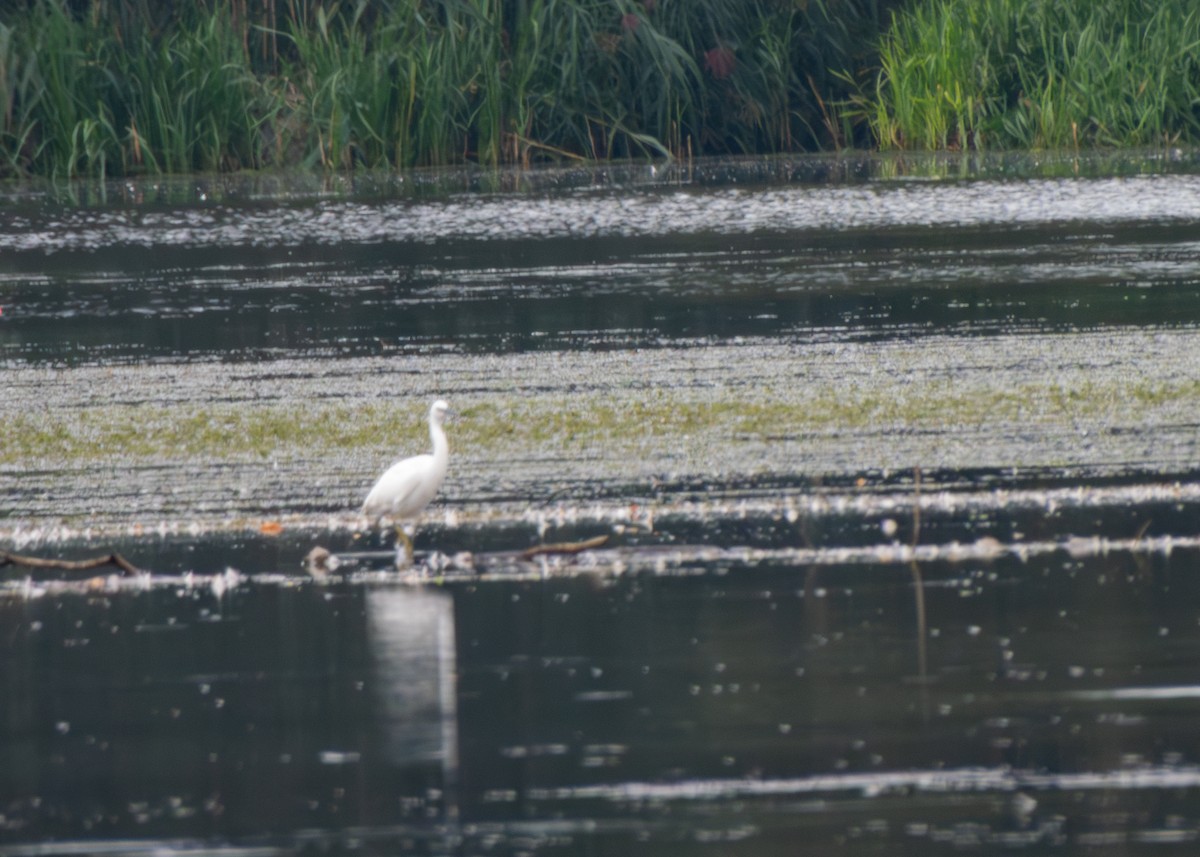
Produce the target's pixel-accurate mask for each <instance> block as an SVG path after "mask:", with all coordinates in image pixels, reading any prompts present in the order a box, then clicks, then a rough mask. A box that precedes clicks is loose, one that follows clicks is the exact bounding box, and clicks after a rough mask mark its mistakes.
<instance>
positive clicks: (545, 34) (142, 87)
mask: <svg viewBox="0 0 1200 857" xmlns="http://www.w3.org/2000/svg"><path fill="white" fill-rule="evenodd" d="M894 5H895V3H894V2H892V3H889V2H886V0H807V2H804V3H796V2H792V0H736V2H735V0H689V2H687V3H680V2H676V0H391V2H387V0H376V2H339V0H253V2H252V0H209V2H203V0H201V2H196V3H191V4H182V3H181V4H158V3H152V2H150V0H110V2H101V0H24V2H20V1H19V0H18V2H9V3H7V4H0V175H8V176H15V175H27V174H41V175H49V176H56V177H68V176H76V175H89V176H105V175H117V174H135V173H141V172H182V171H193V170H214V169H256V168H265V167H293V166H305V167H309V168H324V169H345V168H352V167H356V166H360V165H361V166H367V167H386V168H403V167H409V166H415V165H424V164H446V163H458V162H463V161H475V162H479V163H484V164H501V163H506V164H507V163H517V164H526V163H531V162H533V161H536V160H539V159H571V158H581V159H615V158H630V157H642V156H652V157H660V156H665V155H671V156H688V155H700V154H718V153H750V152H782V151H796V150H800V149H814V148H821V147H829V146H842V145H846V144H848V143H855V142H857V143H863V142H867V140H866V139H865V138H864V137H862V136H861V135H862V134H863V133H865V132H866V130H867V126H866V124H865V123H863V122H862V121H861V120H855V119H853V118H851V117H850V116H849V112H848V111H847V110H846V109H844V108H845V107H846V106H847V105H848V104H849V100H850V96H851V94H852V93H853V92H854V91H855V84H854V83H853V81H854V80H855V79H856V78H861V77H862V76H864V75H866V74H868V72H869V68H870V67H871V66H872V65H873V64H874V62H875V59H874V55H873V52H872V50H871V48H870V47H869V46H870V45H873V44H875V42H876V39H877V36H878V33H879V29H880V27H881V26H882V25H883V24H884V23H885V22H886V20H887V16H888V12H889V11H890V9H891V7H892V6H894ZM833 68H836V69H839V70H843V71H845V70H849V71H848V72H847V73H845V74H841V75H835V74H832V73H831V72H830V69H833ZM856 121H857V125H856V124H855V123H856ZM856 134H858V135H859V137H857V138H856V137H855V135H856Z"/></svg>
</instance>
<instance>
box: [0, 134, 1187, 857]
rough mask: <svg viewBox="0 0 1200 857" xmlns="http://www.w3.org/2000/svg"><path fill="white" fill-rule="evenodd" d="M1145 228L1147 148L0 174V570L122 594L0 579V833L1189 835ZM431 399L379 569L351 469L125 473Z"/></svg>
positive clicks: (1154, 253) (1163, 293)
mask: <svg viewBox="0 0 1200 857" xmlns="http://www.w3.org/2000/svg"><path fill="white" fill-rule="evenodd" d="M1198 225H1200V169H1197V165H1196V163H1195V161H1194V159H1192V158H1191V157H1190V156H1188V155H1185V154H1177V155H1175V156H1173V157H1171V158H1161V157H1159V156H1157V155H1154V156H1148V157H1132V156H1130V157H1127V158H1119V157H1118V158H1113V159H1110V160H1108V161H1101V160H1093V161H1086V162H1084V163H1082V164H1081V163H1079V162H1078V161H1075V160H1073V159H1071V158H1059V159H1053V158H1047V159H1043V160H1042V161H1040V162H1038V161H1035V160H1032V159H1019V158H1007V159H1005V158H998V159H994V160H986V161H980V162H975V161H964V162H961V163H957V162H945V161H936V160H930V161H912V162H908V161H884V160H862V161H836V160H817V161H812V162H755V163H744V164H738V165H729V164H722V165H704V166H701V167H699V168H694V169H692V170H684V169H674V168H670V169H669V168H659V169H658V170H651V168H649V167H640V166H639V167H632V168H628V169H621V170H596V171H583V170H564V171H555V172H549V171H547V172H543V173H535V174H526V175H506V176H487V175H481V174H467V173H438V174H430V175H426V176H415V177H411V178H406V179H404V180H399V179H391V178H380V177H374V178H359V179H355V180H338V181H331V182H327V183H322V182H316V181H305V180H297V181H295V182H286V181H282V180H277V179H265V178H258V179H238V178H233V179H223V178H222V179H201V180H186V181H170V182H163V183H151V182H147V183H140V184H131V185H114V186H108V187H104V188H97V187H82V188H76V189H74V196H72V197H67V198H64V197H63V196H62V195H60V194H56V193H52V192H48V191H43V190H37V189H34V190H13V191H10V192H9V193H8V194H7V195H6V196H4V198H3V204H2V205H0V373H2V374H0V378H3V379H4V380H3V381H2V382H0V383H2V384H3V387H0V393H3V395H4V400H3V404H0V424H2V426H3V428H4V429H5V434H4V435H0V549H9V548H12V549H15V550H19V551H21V552H25V553H36V554H38V555H42V556H47V555H60V556H71V557H78V556H81V555H85V554H90V553H99V552H101V551H106V550H111V549H114V548H115V549H118V550H120V551H121V552H122V553H123V554H125V555H126V556H128V557H130V558H131V559H132V560H133V561H134V562H135V563H136V564H138V565H139V566H141V567H143V568H146V569H148V570H149V571H150V572H151V573H150V574H147V575H146V576H144V577H133V578H125V579H122V578H116V577H109V576H107V572H98V574H99V575H100V576H98V577H88V576H86V575H84V576H82V577H81V576H79V575H73V576H68V577H67V579H63V577H62V576H56V575H45V574H39V575H37V576H32V577H31V576H28V575H27V574H26V573H25V572H24V571H16V570H13V569H3V571H4V572H5V576H4V578H3V579H2V581H0V854H4V855H10V854H11V855H25V854H29V855H32V854H78V853H111V854H150V853H155V854H159V853H188V854H201V853H219V854H227V855H235V854H238V855H240V854H293V853H300V854H325V853H367V854H397V853H415V854H453V855H459V854H462V855H476V854H479V855H482V854H514V855H515V854H530V855H564V857H565V855H572V857H574V855H599V854H639V855H641V854H645V855H659V854H680V855H685V854H686V855H692V854H712V855H774V854H779V855H783V854H796V853H805V854H881V855H882V854H888V855H892V854H912V855H925V854H960V853H964V852H965V853H982V854H991V853H998V852H1001V851H1003V852H1006V853H1007V852H1010V851H1012V852H1017V853H1032V854H1042V853H1047V854H1061V853H1071V854H1076V853H1078V854H1084V853H1086V854H1123V855H1125V854H1133V855H1142V854H1161V853H1182V854H1187V853H1192V850H1193V849H1194V848H1195V847H1196V840H1197V838H1200V732H1198V731H1197V730H1196V728H1195V727H1196V722H1197V720H1196V719H1197V716H1200V682H1198V681H1197V676H1198V675H1200V606H1198V605H1200V592H1197V591H1196V590H1197V586H1198V585H1200V584H1198V583H1197V581H1198V580H1200V577H1198V576H1197V575H1196V570H1197V568H1198V558H1200V553H1198V552H1200V527H1198V526H1197V524H1196V521H1197V520H1200V515H1197V512H1198V511H1200V487H1198V485H1200V479H1198V478H1197V475H1198V470H1197V466H1196V464H1197V461H1198V460H1200V456H1198V455H1197V450H1196V443H1195V438H1196V432H1197V427H1198V426H1200V420H1198V419H1197V417H1196V413H1197V412H1196V410H1195V408H1196V406H1198V405H1200V357H1198V356H1197V355H1200V328H1198V325H1200V253H1197V248H1198V247H1200V244H1198V243H1197V235H1198V234H1200V233H1198V232H1197V226H1198ZM434 394H445V395H447V396H448V397H449V398H451V399H452V400H453V402H454V403H455V404H456V406H457V407H460V408H462V410H463V411H464V418H463V421H462V423H460V425H459V427H458V428H455V426H454V425H453V424H452V425H451V428H450V433H451V438H452V445H453V449H454V453H453V455H454V458H453V459H452V461H453V464H452V471H451V477H450V479H449V480H448V482H447V484H446V486H445V488H444V490H443V492H442V495H441V497H440V498H439V500H438V501H437V503H436V504H435V507H434V510H433V511H432V512H431V513H430V514H429V515H427V516H426V517H425V518H424V519H423V520H422V522H421V527H420V529H419V530H418V532H417V538H416V542H417V549H418V561H419V568H418V573H412V574H410V573H396V572H393V571H392V570H391V563H390V559H391V555H390V552H389V549H388V548H386V547H383V548H382V549H381V544H380V542H379V540H378V539H379V537H378V536H375V535H370V534H367V535H364V534H363V533H361V532H360V529H361V527H360V522H358V521H357V520H356V516H355V515H354V510H355V508H356V506H357V503H359V502H361V498H362V495H363V493H364V492H365V488H366V487H367V486H368V485H369V484H370V480H371V479H372V478H373V476H374V475H375V474H376V473H377V468H378V467H379V466H380V465H381V464H382V463H383V462H384V461H386V456H388V455H392V454H394V445H395V443H394V441H393V440H392V439H389V438H380V439H379V441H378V448H376V446H375V445H372V444H367V443H365V442H364V443H360V444H359V445H358V446H354V445H352V444H348V445H346V446H343V447H338V446H336V445H334V444H332V443H331V442H330V441H328V440H321V439H319V438H317V437H315V436H314V438H313V440H312V441H311V447H310V445H309V443H308V442H307V441H306V440H305V439H304V438H303V437H301V438H300V439H299V440H296V439H293V438H287V439H281V440H280V444H281V448H282V450H283V451H282V452H272V453H269V454H262V455H260V454H257V453H255V454H248V453H247V452H246V451H245V450H244V449H241V448H240V447H237V448H234V447H236V442H237V441H238V438H236V437H234V438H230V439H228V441H227V442H228V443H229V444H230V446H231V451H230V452H228V453H227V454H223V453H222V451H221V449H220V448H219V445H218V444H210V445H209V446H204V447H200V449H201V451H200V452H196V451H195V450H194V449H193V448H191V447H189V446H188V445H187V439H186V437H184V436H183V435H182V434H181V435H179V436H180V437H182V438H183V439H182V440H180V441H178V443H179V446H178V447H177V448H176V447H170V448H156V449H154V450H153V453H152V454H149V453H145V452H138V451H137V450H135V449H134V447H133V444H134V443H135V442H136V441H137V440H138V437H139V435H138V430H137V427H138V425H139V423H138V421H139V420H146V421H155V424H156V425H158V424H159V423H161V424H163V425H168V426H170V425H172V423H173V421H175V420H178V421H186V420H194V421H196V423H197V429H196V431H197V432H200V431H202V430H203V428H204V423H205V421H211V420H217V419H223V420H224V419H233V418H234V417H236V416H237V415H240V414H249V415H251V416H254V415H257V414H261V413H264V412H269V409H271V408H284V407H295V408H297V409H299V410H298V411H297V412H298V413H310V414H315V415H316V417H315V419H316V420H317V421H318V422H319V421H320V420H322V419H327V420H338V421H343V422H344V423H345V424H346V425H347V427H349V428H352V427H353V424H354V422H355V419H356V414H367V413H369V412H371V411H372V409H377V408H379V407H381V406H382V404H381V403H387V402H393V401H399V402H401V403H402V404H403V406H404V411H405V412H407V411H409V410H412V411H413V412H414V413H419V412H420V411H421V410H422V409H423V408H424V407H425V403H426V402H427V400H428V399H429V398H430V397H431V396H432V395H434ZM759 399H762V400H764V402H765V404H769V405H772V406H778V407H779V410H777V411H767V413H769V414H772V415H773V416H772V419H774V420H777V421H778V425H768V426H766V427H762V426H760V425H758V424H757V423H754V422H752V421H751V420H750V418H749V417H745V418H743V417H741V416H739V415H740V414H742V410H739V409H745V408H746V407H747V403H750V404H752V405H757V404H759V402H758V400H759ZM847 401H848V402H851V403H858V405H857V407H859V408H861V409H863V410H866V411H868V416H867V417H865V418H863V417H862V415H861V414H860V413H859V412H857V411H856V410H855V408H853V407H847V408H846V410H845V412H842V413H841V414H840V416H837V414H838V413H839V412H837V411H836V410H834V409H835V408H836V406H838V405H839V404H841V403H843V402H847ZM925 401H929V402H932V403H933V404H932V405H929V406H928V408H927V409H923V407H922V403H923V402H925ZM977 402H984V403H985V405H984V406H978V407H977V406H976V404H975V403H977ZM610 403H615V404H614V408H615V409H616V410H617V411H618V412H627V411H632V410H635V409H636V408H638V407H642V406H643V405H644V406H645V407H646V408H647V413H648V414H650V415H651V416H652V417H655V418H657V419H659V420H666V421H667V422H666V423H665V424H666V425H667V426H668V427H670V426H675V425H676V424H674V423H671V422H669V418H670V417H671V415H672V414H673V413H675V412H680V411H682V412H686V413H689V414H692V415H693V416H692V417H690V418H689V419H690V422H688V421H681V422H680V423H679V424H678V425H679V426H682V427H681V428H678V430H677V431H676V430H675V429H672V428H668V429H656V431H657V432H658V433H654V432H652V431H649V429H647V432H648V433H647V435H646V437H645V438H643V439H641V440H637V439H634V440H631V441H626V440H625V439H623V438H622V437H620V436H619V430H620V426H621V424H620V423H619V422H618V429H614V430H613V435H611V436H609V435H599V436H600V437H601V438H602V440H600V441H590V440H588V441H585V442H574V441H572V440H571V439H570V438H569V437H565V436H566V435H569V434H571V433H576V434H581V435H582V434H583V432H584V429H586V427H587V423H588V422H589V421H596V420H599V419H600V417H601V415H602V412H603V407H604V406H606V405H608V404H610ZM656 403H657V404H656ZM663 403H665V404H663ZM986 403H992V404H986ZM410 405H411V407H410ZM813 407H826V408H830V409H831V411H832V412H833V413H834V414H835V416H833V417H830V418H829V419H828V420H824V421H820V420H818V421H810V422H803V421H795V422H789V421H788V420H789V419H791V417H790V414H791V413H792V411H796V412H801V411H804V410H805V409H807V408H813ZM655 408H657V410H655ZM114 412H115V413H116V414H117V415H118V416H119V417H120V419H123V420H127V422H120V421H119V420H118V421H117V422H116V423H111V424H110V422H109V421H110V420H116V419H117V417H114V416H112V415H113V413H114ZM560 412H567V413H575V414H578V415H580V416H579V419H578V420H577V422H576V423H571V422H569V421H566V420H560V421H559V422H554V421H553V418H554V417H556V415H558V414H559V413H560ZM128 414H132V415H133V416H132V417H127V416H124V415H128ZM176 414H178V415H179V416H178V417H177V418H176V417H175V416H174V415H176ZM198 414H199V415H200V416H197V415H198ZM525 414H528V415H530V417H529V418H530V420H534V421H536V420H543V421H547V423H548V424H549V425H550V428H543V429H541V431H540V433H537V432H534V431H532V430H531V429H529V428H528V427H527V426H525V425H523V424H522V421H521V417H522V416H523V415H525ZM729 414H733V415H734V416H732V417H730V416H728V415H729ZM489 415H499V416H495V419H500V418H501V417H503V418H504V419H511V420H512V423H513V426H512V427H511V428H510V429H509V431H508V434H507V435H505V434H504V433H501V438H500V439H499V440H497V439H495V438H494V437H491V436H490V435H486V434H485V433H484V429H485V428H486V426H484V425H483V424H484V423H485V422H486V420H487V419H488V418H490V417H489ZM876 415H877V416H876ZM39 419H41V420H43V421H44V423H45V424H46V425H49V426H51V427H54V430H53V431H51V430H47V432H46V433H45V435H44V436H41V435H38V434H37V431H38V420H39ZM364 419H365V417H364ZM647 419H649V418H647ZM112 424H115V425H117V428H116V429H113V428H111V425H112ZM131 426H132V427H131ZM555 426H560V428H554V427H555ZM643 428H644V427H643ZM650 428H653V427H650ZM471 432H473V434H472V433H471ZM92 435H98V436H99V437H101V438H102V441H100V442H98V443H100V447H101V448H99V449H92V448H90V447H88V446H87V440H88V438H89V437H91V436H92ZM62 436H67V437H68V438H69V439H70V441H71V442H70V443H65V442H60V440H61V437H62ZM172 436H174V435H172ZM583 436H585V437H586V435H583ZM415 437H417V438H419V435H415ZM506 437H507V438H508V439H505V438H506ZM31 438H32V440H31ZM56 438H59V440H56ZM122 438H124V439H125V440H124V441H123V440H122ZM472 439H473V440H472ZM485 441H486V442H485ZM125 442H127V443H128V444H129V447H128V448H125V447H124V446H122V443H125ZM421 442H423V441H420V440H418V443H421ZM39 444H41V445H42V446H41V447H39ZM322 444H324V445H322ZM489 444H490V445H489ZM43 447H44V448H43ZM414 451H415V450H414ZM918 472H919V473H920V474H921V475H920V478H919V479H918V478H917V475H916V474H917V473H918ZM276 520H278V521H282V522H283V532H282V534H280V535H278V536H272V535H269V534H267V533H269V532H270V530H264V529H263V527H262V526H261V524H262V522H264V521H266V522H274V521H276ZM596 534H606V535H608V536H609V538H610V541H609V543H608V544H607V545H605V546H604V547H603V548H602V549H598V550H593V551H589V552H587V553H584V554H582V555H580V556H578V557H542V558H534V559H522V558H521V557H520V556H519V555H518V553H517V552H519V551H521V550H522V549H524V548H526V547H529V546H531V545H535V544H537V543H539V542H540V541H560V540H566V539H581V538H587V537H590V536H593V535H596ZM315 544H321V545H323V546H325V547H327V548H329V549H331V550H332V551H334V553H335V554H337V555H338V556H339V557H340V558H341V561H342V565H341V566H340V568H339V569H338V573H335V574H333V575H331V576H329V577H328V578H326V579H321V580H314V579H311V578H309V577H308V576H306V575H305V574H303V572H302V571H301V565H300V563H301V558H302V557H303V556H304V555H305V554H306V553H307V552H308V550H309V549H310V548H311V547H313V545H315ZM914 545H915V547H914Z"/></svg>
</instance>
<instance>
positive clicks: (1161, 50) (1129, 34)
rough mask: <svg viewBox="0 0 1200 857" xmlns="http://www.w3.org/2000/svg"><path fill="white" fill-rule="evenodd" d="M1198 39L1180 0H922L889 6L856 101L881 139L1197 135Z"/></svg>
mask: <svg viewBox="0 0 1200 857" xmlns="http://www.w3.org/2000/svg"><path fill="white" fill-rule="evenodd" d="M1198 48H1200V8H1197V7H1196V6H1195V4H1193V3H1189V2H1187V0H1154V2H1150V0H1112V2H1106V3H1095V2H1091V0H1061V2H1054V3H1041V2H1039V3H1029V2H1025V0H978V2H971V3H961V2H947V0H922V2H918V3H915V4H913V5H912V6H911V7H909V8H906V9H905V11H904V12H902V13H899V14H897V15H896V17H895V20H894V22H893V24H892V26H891V28H890V29H889V30H888V32H887V34H886V36H885V37H884V39H883V41H882V44H881V47H880V60H879V62H880V73H879V76H878V79H877V87H876V90H875V92H874V93H873V94H872V96H871V97H869V98H867V99H864V100H863V102H862V103H863V104H864V106H865V108H866V109H865V113H866V114H867V115H869V117H870V119H871V124H872V127H873V128H874V131H875V135H876V137H877V139H878V140H879V143H880V145H882V146H884V147H894V148H923V149H953V148H968V147H974V148H984V147H995V148H1016V147H1019V148H1071V147H1074V148H1078V147H1081V146H1096V145H1099V146H1145V145H1155V144H1158V145H1163V144H1170V143H1173V142H1176V141H1178V140H1188V141H1195V140H1196V139H1197V137H1198V136H1200V50H1198Z"/></svg>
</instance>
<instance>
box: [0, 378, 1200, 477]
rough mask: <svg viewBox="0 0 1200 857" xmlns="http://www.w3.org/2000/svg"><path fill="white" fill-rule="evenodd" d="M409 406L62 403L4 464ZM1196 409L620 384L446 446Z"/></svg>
mask: <svg viewBox="0 0 1200 857" xmlns="http://www.w3.org/2000/svg"><path fill="white" fill-rule="evenodd" d="M411 405H412V403H411V401H407V400H396V401H389V402H387V403H378V402H375V403H365V404H354V403H347V402H332V403H331V402H327V401H326V402H322V401H317V402H314V403H299V402H289V403H282V404H281V403H278V402H275V403H269V404H264V405H254V404H248V403H246V402H239V403H214V404H208V405H196V404H181V405H175V406H173V407H168V406H160V405H153V404H144V405H140V406H117V407H97V406H91V407H85V408H80V409H77V410H71V409H64V408H58V409H55V410H52V411H47V412H43V413H40V414H37V415H31V414H14V415H10V416H8V417H6V419H5V431H4V433H3V436H2V438H0V463H2V464H7V465H17V464H24V463H28V462H32V461H37V462H42V463H43V464H50V463H53V464H55V465H60V466H61V465H66V464H70V463H72V462H93V461H104V460H113V459H120V460H125V461H128V460H131V459H132V460H139V459H144V460H147V461H151V460H164V459H166V460H180V459H218V460H220V459H232V460H237V459H265V458H273V459H276V460H279V459H288V458H293V457H296V458H311V457H313V456H320V455H334V454H344V453H348V452H354V451H362V452H370V453H372V454H379V455H386V454H388V453H389V451H395V452H397V454H399V453H400V452H404V453H405V454H411V453H413V452H417V451H420V450H422V449H424V448H425V447H426V446H427V445H428V435H427V430H426V428H425V423H424V419H423V416H424V412H423V411H421V412H420V413H414V411H413V409H412V407H411ZM1198 405H1200V382H1196V381H1183V382H1177V383H1176V382H1171V383H1167V382H1154V381H1147V382H1141V383H1137V384H1132V385H1128V386H1120V387H1115V386H1112V385H1103V384H1098V383H1085V384H1082V385H1080V386H1078V387H1066V386H1063V385H1061V384H1059V383H1057V382H1050V383H1038V382H1035V381H1030V380H1027V381H1025V382H1023V383H1020V384H1017V385H1014V386H1012V387H1006V388H1000V389H997V388H984V389H973V390H964V389H962V388H961V387H960V386H959V385H957V384H955V383H953V382H951V381H938V382H934V383H924V382H922V383H906V384H894V385H878V384H876V385H873V386H866V387H860V388H852V389H848V390H839V389H833V388H828V387H822V388H818V389H811V388H799V387H795V386H789V385H787V384H783V383H781V384H779V385H777V386H775V387H773V388H771V387H768V388H762V389H760V390H759V392H758V393H757V394H756V395H753V396H747V395H746V394H745V391H744V390H743V389H741V388H737V387H728V388H724V389H715V390H714V389H708V390H700V391H697V390H696V389H694V388H679V389H663V388H660V389H658V390H655V391H653V392H651V393H649V394H647V393H646V392H645V391H640V390H618V391H606V392H603V393H591V394H577V395H573V396H570V397H566V398H562V397H556V396H551V395H524V396H510V395H496V396H491V397H489V398H488V399H486V400H483V401H480V402H478V403H477V404H468V405H467V406H466V407H464V408H462V409H461V411H460V412H459V414H458V415H457V416H456V417H455V418H454V419H453V420H452V421H451V422H450V424H449V426H448V431H449V435H450V439H451V444H452V447H454V448H455V449H456V450H460V451H461V450H469V451H471V452H472V453H475V454H488V453H503V452H505V451H514V450H524V451H526V452H535V451H539V450H540V451H545V450H552V451H555V452H560V453H570V452H572V451H574V452H581V451H583V450H589V449H595V448H597V447H601V448H607V449H612V450H626V451H627V450H639V449H641V450H644V449H645V448H646V447H647V446H654V447H660V446H670V445H671V444H680V443H682V444H686V443H689V442H692V441H694V440H696V439H699V438H703V439H705V440H706V441H709V442H712V441H718V440H724V441H726V442H732V441H734V440H736V439H737V438H747V437H749V438H759V439H764V440H769V439H772V438H779V437H788V436H803V435H805V434H810V433H825V432H837V431H856V430H863V429H872V430H875V431H888V430H893V429H894V430H896V431H908V430H913V429H922V430H928V431H951V430H953V429H954V428H956V427H961V426H981V425H989V424H994V423H1009V424H1012V425H1014V426H1019V425H1023V424H1024V425H1032V424H1054V423H1064V424H1066V423H1070V422H1071V421H1072V420H1080V419H1084V420H1089V421H1103V422H1108V421H1111V420H1115V419H1118V418H1120V417H1123V416H1128V413H1127V411H1128V409H1131V408H1133V409H1142V410H1149V409H1158V408H1181V407H1182V408H1191V409H1195V408H1196V407H1197V406H1198Z"/></svg>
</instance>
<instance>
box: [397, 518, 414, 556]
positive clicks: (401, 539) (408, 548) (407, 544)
mask: <svg viewBox="0 0 1200 857" xmlns="http://www.w3.org/2000/svg"><path fill="white" fill-rule="evenodd" d="M400 545H404V566H405V567H407V566H410V565H412V563H413V543H412V539H410V538H409V537H408V534H407V533H405V532H404V527H403V526H402V525H400V524H397V525H396V546H397V547H399V546H400ZM399 554H400V552H399V551H396V565H400V556H399Z"/></svg>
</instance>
